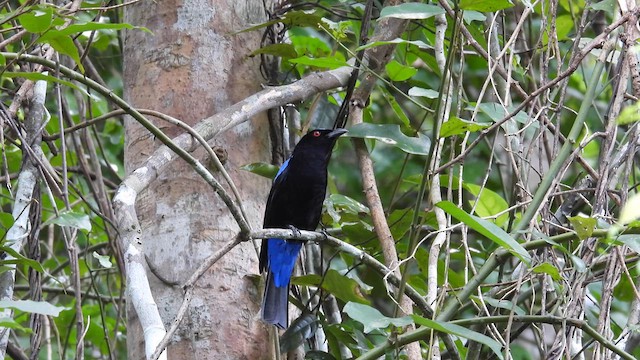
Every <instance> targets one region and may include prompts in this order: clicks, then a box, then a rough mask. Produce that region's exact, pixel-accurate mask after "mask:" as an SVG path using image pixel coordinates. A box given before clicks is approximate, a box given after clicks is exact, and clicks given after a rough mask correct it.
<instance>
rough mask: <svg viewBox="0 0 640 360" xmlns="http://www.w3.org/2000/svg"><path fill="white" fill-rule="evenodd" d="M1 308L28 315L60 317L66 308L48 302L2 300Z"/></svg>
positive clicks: (0, 301)
mask: <svg viewBox="0 0 640 360" xmlns="http://www.w3.org/2000/svg"><path fill="white" fill-rule="evenodd" d="M0 308H2V309H15V310H20V311H24V312H28V313H34V314H42V315H48V316H58V314H60V312H61V311H62V310H65V309H66V308H65V307H59V306H54V305H52V304H50V303H48V302H46V301H33V300H0Z"/></svg>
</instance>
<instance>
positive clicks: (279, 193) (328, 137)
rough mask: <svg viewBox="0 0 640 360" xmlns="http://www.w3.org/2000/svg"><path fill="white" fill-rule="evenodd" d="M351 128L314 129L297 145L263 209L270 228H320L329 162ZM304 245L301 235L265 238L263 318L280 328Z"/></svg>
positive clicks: (262, 253)
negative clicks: (293, 273) (265, 272)
mask: <svg viewBox="0 0 640 360" xmlns="http://www.w3.org/2000/svg"><path fill="white" fill-rule="evenodd" d="M345 132H346V130H343V129H336V130H312V131H310V132H309V133H308V134H307V135H305V136H304V137H303V138H302V139H301V140H300V141H299V142H298V144H297V145H296V147H295V149H294V150H293V154H292V155H291V157H290V158H289V159H287V160H286V161H285V162H284V163H283V164H282V166H281V167H280V169H279V170H278V173H277V174H276V177H275V178H274V180H273V185H272V186H271V191H270V192H269V198H268V200H267V207H266V210H265V214H264V227H265V228H292V227H293V228H296V229H300V230H315V229H316V227H317V226H318V223H319V222H320V215H321V213H322V202H323V201H324V197H325V192H326V187H327V165H328V164H329V158H330V156H331V150H332V149H333V145H334V144H335V141H336V139H337V138H338V137H339V136H340V135H342V134H344V133H345ZM301 248H302V242H301V241H298V240H294V239H291V240H283V239H278V238H272V239H267V240H263V241H262V248H261V250H260V271H264V270H266V271H267V284H266V286H265V292H264V297H263V299H262V318H263V320H264V321H266V322H268V323H270V324H274V325H276V326H278V327H280V328H286V327H287V325H288V311H287V307H288V294H289V282H290V280H291V273H292V272H293V267H294V266H295V263H296V260H297V258H298V253H299V252H300V249H301Z"/></svg>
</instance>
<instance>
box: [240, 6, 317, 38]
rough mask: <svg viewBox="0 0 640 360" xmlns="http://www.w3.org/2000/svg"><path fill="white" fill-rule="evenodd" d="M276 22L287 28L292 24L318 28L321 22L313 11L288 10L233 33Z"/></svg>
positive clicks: (252, 29) (260, 27)
mask: <svg viewBox="0 0 640 360" xmlns="http://www.w3.org/2000/svg"><path fill="white" fill-rule="evenodd" d="M277 23H282V24H283V25H285V27H287V28H291V27H294V26H299V27H312V28H318V27H319V26H320V25H321V24H322V17H321V16H318V15H316V14H314V13H310V12H307V11H302V10H299V11H288V12H287V13H286V15H285V16H283V17H282V18H279V19H274V20H271V21H267V22H264V23H262V24H258V25H255V26H252V27H250V28H247V29H244V30H240V31H238V32H237V33H235V34H240V33H243V32H248V31H254V30H259V29H262V28H265V27H267V26H271V25H274V24H277Z"/></svg>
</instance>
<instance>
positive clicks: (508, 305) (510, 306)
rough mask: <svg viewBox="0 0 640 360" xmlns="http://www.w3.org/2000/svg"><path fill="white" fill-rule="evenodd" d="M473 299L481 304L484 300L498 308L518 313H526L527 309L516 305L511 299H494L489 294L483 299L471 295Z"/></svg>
mask: <svg viewBox="0 0 640 360" xmlns="http://www.w3.org/2000/svg"><path fill="white" fill-rule="evenodd" d="M471 299H472V300H473V301H474V302H476V303H477V304H481V303H482V301H484V302H485V303H487V304H489V305H491V306H493V307H495V308H498V309H504V310H507V311H509V312H510V311H511V310H513V312H514V313H515V314H516V315H526V311H524V309H523V308H521V307H519V306H518V305H515V304H514V303H513V302H512V301H509V300H499V299H494V298H491V297H487V296H483V297H482V299H480V298H479V297H477V296H475V295H474V296H471Z"/></svg>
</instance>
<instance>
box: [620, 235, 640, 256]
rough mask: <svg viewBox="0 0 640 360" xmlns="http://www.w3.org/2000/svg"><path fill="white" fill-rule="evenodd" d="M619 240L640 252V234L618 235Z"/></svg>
mask: <svg viewBox="0 0 640 360" xmlns="http://www.w3.org/2000/svg"><path fill="white" fill-rule="evenodd" d="M616 240H617V241H620V242H621V243H623V244H625V245H627V246H628V247H629V249H631V250H633V251H635V252H636V253H638V254H640V235H637V234H624V235H620V236H618V237H616Z"/></svg>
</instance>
